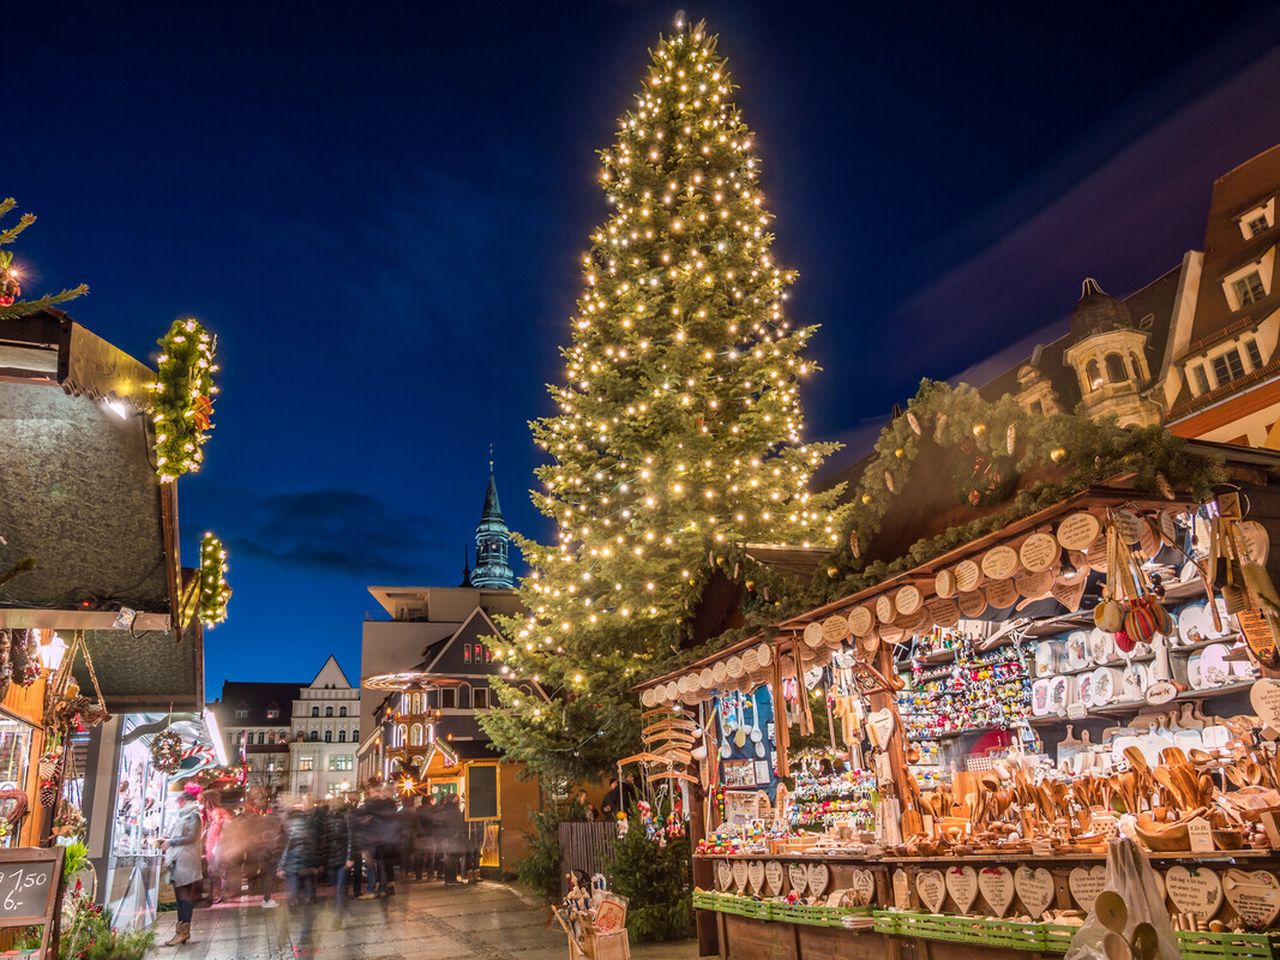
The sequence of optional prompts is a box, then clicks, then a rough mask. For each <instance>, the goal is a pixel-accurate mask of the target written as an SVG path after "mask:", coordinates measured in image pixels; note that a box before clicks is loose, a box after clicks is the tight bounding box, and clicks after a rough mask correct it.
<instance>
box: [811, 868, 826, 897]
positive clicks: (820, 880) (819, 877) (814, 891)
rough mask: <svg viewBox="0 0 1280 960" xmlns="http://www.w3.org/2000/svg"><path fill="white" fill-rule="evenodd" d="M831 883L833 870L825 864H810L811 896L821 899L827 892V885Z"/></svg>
mask: <svg viewBox="0 0 1280 960" xmlns="http://www.w3.org/2000/svg"><path fill="white" fill-rule="evenodd" d="M830 882H831V870H830V869H829V868H828V867H827V865H826V864H825V863H811V864H809V894H810V895H811V896H814V897H820V896H822V895H823V894H824V893H826V892H827V884H829V883H830Z"/></svg>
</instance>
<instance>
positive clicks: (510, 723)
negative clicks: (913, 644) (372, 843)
mask: <svg viewBox="0 0 1280 960" xmlns="http://www.w3.org/2000/svg"><path fill="white" fill-rule="evenodd" d="M734 89H735V87H734V84H733V82H732V80H731V78H730V75H729V72H728V69H727V65H726V61H725V59H724V58H723V57H722V56H721V55H720V54H719V53H718V51H717V45H716V38H715V37H713V36H711V35H710V34H708V33H707V32H706V30H705V27H704V26H703V25H702V24H693V25H686V24H684V23H679V24H678V25H677V27H676V31H675V33H674V34H672V35H671V36H668V37H663V38H660V40H659V43H658V45H657V46H656V47H655V48H654V50H653V52H652V54H651V57H650V63H649V66H648V68H647V69H646V70H645V72H644V75H643V77H642V82H641V85H640V89H639V92H638V93H637V94H636V97H635V101H634V105H633V106H632V108H631V109H630V110H629V111H628V112H627V113H625V114H624V115H623V116H622V117H621V118H620V120H619V123H618V127H617V135H616V138H615V141H614V143H613V145H612V146H611V147H609V148H608V149H606V150H604V151H602V152H601V154H600V159H601V169H600V176H599V183H600V186H601V187H602V189H603V191H604V194H605V199H606V201H607V203H608V209H609V216H608V219H607V221H606V222H605V223H604V224H603V225H602V226H600V227H599V228H598V229H596V230H594V231H593V232H592V233H591V235H590V249H589V250H588V251H587V252H586V253H585V254H583V255H582V257H581V261H580V262H581V268H582V279H583V283H582V291H581V294H580V295H579V298H578V302H577V311H576V314H575V315H574V316H573V317H571V318H570V319H569V329H568V338H569V342H568V345H567V346H565V347H564V348H563V350H562V356H563V359H564V377H563V380H562V382H560V383H559V384H557V385H554V386H552V387H551V388H550V393H551V395H552V397H553V399H554V400H555V401H556V404H557V407H558V413H557V414H556V415H554V416H550V417H546V418H543V419H541V420H538V421H536V422H534V423H533V424H532V429H533V434H534V439H535V441H536V442H537V443H538V445H539V446H540V447H542V448H543V449H544V450H546V451H547V452H548V453H549V454H550V455H551V458H552V459H551V462H550V463H548V464H547V465H546V466H544V467H541V468H539V470H538V471H537V473H538V478H539V480H540V481H541V489H539V490H537V491H536V492H534V494H533V501H534V504H535V506H537V508H538V509H539V510H540V511H541V512H542V513H543V514H545V515H546V516H547V517H549V518H551V519H553V520H554V521H555V522H556V524H557V527H558V530H557V536H556V539H555V541H554V544H553V545H542V544H538V543H533V542H529V541H526V540H521V541H519V542H520V546H521V549H522V551H523V553H524V556H525V558H526V560H527V561H528V562H529V563H530V564H531V565H532V566H533V567H534V574H533V575H532V576H531V577H530V578H528V579H527V580H525V581H524V583H523V584H522V587H521V595H522V596H521V599H522V600H523V602H524V606H525V608H526V609H527V610H528V611H531V614H526V615H525V616H522V617H519V618H507V619H506V620H504V621H503V622H502V623H501V624H500V625H501V626H502V628H503V631H504V633H505V634H506V635H507V636H508V637H519V639H520V643H519V644H517V645H515V646H513V647H509V648H507V649H506V651H505V656H504V658H503V666H504V668H505V670H506V671H507V672H506V674H505V676H504V680H503V681H502V682H499V683H497V684H496V685H495V688H496V689H497V690H498V697H499V702H500V703H501V705H502V706H503V707H505V708H506V709H505V710H502V711H491V712H490V714H489V715H488V716H487V717H486V718H485V721H484V722H485V725H486V727H487V729H488V731H489V734H490V736H491V737H492V738H493V739H494V740H495V742H496V743H498V745H499V746H501V747H502V748H503V749H504V750H505V751H506V753H507V754H508V755H509V756H514V757H517V758H519V759H524V760H527V761H528V762H529V763H530V765H531V766H532V767H534V768H535V769H538V770H539V771H540V772H543V773H546V774H550V775H555V776H569V777H571V778H577V777H581V776H583V775H591V774H595V773H600V772H605V771H608V770H609V769H610V765H611V764H612V761H613V759H615V758H616V757H618V756H622V755H624V754H626V753H630V752H634V750H633V748H634V747H635V746H636V743H635V739H636V737H637V735H638V730H639V724H638V722H636V721H637V718H636V717H635V715H634V709H635V708H634V706H633V704H634V697H632V696H631V695H630V693H629V691H628V687H629V686H630V684H631V683H632V682H634V678H635V676H636V675H637V674H638V673H639V672H641V671H650V670H652V669H654V668H656V667H658V666H660V665H662V664H663V663H664V662H666V661H667V660H668V659H669V658H670V657H671V655H672V651H673V650H675V649H678V648H679V645H680V644H681V642H682V641H683V640H684V635H685V631H686V628H687V624H686V619H687V618H688V616H689V610H690V609H691V607H692V605H693V604H694V603H695V602H696V600H697V597H698V593H699V591H700V590H701V586H702V580H701V573H698V574H695V573H693V571H701V570H702V569H703V562H704V558H705V556H706V554H707V549H708V546H710V545H715V544H729V543H741V542H771V543H792V544H806V545H810V544H811V545H826V546H829V547H832V548H834V547H836V546H837V545H838V542H839V537H840V532H839V531H840V530H841V529H842V527H843V514H842V511H841V510H839V509H838V508H837V506H836V504H837V501H838V496H839V491H838V490H833V491H824V492H823V493H820V494H815V493H812V492H811V491H810V490H809V484H810V481H811V479H812V477H813V474H814V472H815V471H816V470H817V469H818V467H820V466H821V464H822V463H823V461H824V459H825V458H826V457H827V456H828V455H829V454H830V453H831V452H832V451H833V450H834V449H835V445H833V444H817V443H806V442H805V441H804V439H803V433H804V416H803V411H802V409H801V405H800V390H799V384H800V381H801V379H802V378H804V377H806V376H808V375H810V374H812V373H813V372H814V371H815V370H816V369H817V367H816V365H815V364H814V363H813V361H812V360H810V359H807V358H805V357H804V356H803V351H804V349H805V347H806V345H807V344H808V342H809V340H810V338H811V337H812V335H813V333H814V328H812V327H798V328H797V327H795V326H793V324H792V321H791V319H790V317H789V316H788V313H787V305H786V298H787V290H788V288H789V287H790V286H791V285H792V284H793V283H794V282H795V279H796V274H795V272H794V271H792V270H789V269H787V268H785V267H783V266H782V265H781V264H779V263H778V262H777V260H776V259H775V258H774V256H773V254H772V252H771V247H772V244H773V234H772V233H771V224H772V221H773V216H772V214H771V213H770V212H769V210H768V208H767V206H766V205H765V198H764V193H763V192H762V190H761V187H760V182H759V178H760V163H759V161H758V159H757V158H756V156H755V154H754V152H753V151H754V137H753V135H752V133H751V131H750V129H749V128H748V127H747V125H746V123H745V121H744V120H743V118H742V115H741V112H740V111H739V109H738V107H737V106H736V105H735V104H734V103H733V100H732V94H733V91H734ZM535 674H536V675H538V676H540V677H541V678H542V685H543V686H544V687H545V688H546V689H547V690H548V691H549V692H551V693H553V694H557V695H558V696H557V698H556V699H555V700H554V701H553V703H552V704H551V705H550V706H549V707H548V706H546V705H541V706H535V699H536V698H530V697H527V696H522V695H521V694H520V693H519V691H520V686H519V685H520V683H521V682H522V680H523V679H524V678H528V677H531V676H533V675H535ZM518 700H519V701H520V702H521V703H522V704H524V706H523V708H518V707H517V706H516V702H517V701H518ZM535 709H537V710H539V714H538V715H536V716H535V714H534V712H533V711H534V710H535ZM584 736H587V737H588V739H587V740H585V741H584V740H583V738H584Z"/></svg>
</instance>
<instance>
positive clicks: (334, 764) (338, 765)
mask: <svg viewBox="0 0 1280 960" xmlns="http://www.w3.org/2000/svg"><path fill="white" fill-rule="evenodd" d="M355 768H356V763H355V758H354V757H352V756H351V755H349V754H341V755H339V756H336V757H330V758H329V769H330V770H332V771H334V772H336V773H340V772H344V771H347V770H354V769H355Z"/></svg>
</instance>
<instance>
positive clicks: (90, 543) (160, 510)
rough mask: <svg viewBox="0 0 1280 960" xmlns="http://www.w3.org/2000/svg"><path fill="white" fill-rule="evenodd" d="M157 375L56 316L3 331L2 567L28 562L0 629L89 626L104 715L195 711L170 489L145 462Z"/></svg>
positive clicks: (1, 614) (196, 690) (196, 684)
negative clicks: (150, 389) (128, 709)
mask: <svg viewBox="0 0 1280 960" xmlns="http://www.w3.org/2000/svg"><path fill="white" fill-rule="evenodd" d="M154 379H155V374H154V373H153V372H152V371H151V370H150V369H149V368H148V367H147V366H146V364H144V363H141V362H140V361H138V360H136V359H134V358H133V357H131V356H130V355H129V354H127V353H125V352H124V351H122V350H120V349H119V348H118V347H116V346H114V345H112V344H111V343H109V342H107V341H106V340H103V339H102V338H101V337H98V336H97V335H95V334H94V333H92V332H91V331H89V330H88V329H86V328H85V327H83V326H82V325H80V324H78V323H76V322H75V321H74V320H72V319H71V318H70V317H69V316H68V315H67V314H65V313H63V312H62V311H60V310H52V309H51V310H46V311H44V312H42V313H39V314H36V315H34V316H31V317H23V318H20V319H16V320H10V321H6V322H5V324H4V325H3V328H2V329H0V449H3V450H4V453H5V464H6V466H5V469H4V470H3V471H0V531H3V533H4V537H5V541H6V542H5V543H2V544H0V571H3V570H6V569H8V568H10V567H11V566H12V565H13V564H15V563H17V562H19V561H22V560H27V559H31V560H34V561H35V565H34V567H33V568H31V569H30V570H27V571H25V572H23V573H20V574H18V575H17V576H15V577H13V578H12V579H11V580H9V581H8V583H6V584H5V585H4V587H3V589H0V628H5V627H8V628H17V629H21V628H30V627H36V628H42V629H56V630H62V631H70V630H84V631H85V637H86V640H87V641H88V645H89V649H90V652H91V654H92V655H93V656H94V661H95V666H96V667H97V669H98V676H99V679H100V680H101V681H102V684H103V692H104V694H105V695H106V699H107V703H108V706H109V707H111V708H112V709H119V708H122V707H124V706H126V705H132V706H136V707H144V706H156V707H161V706H167V705H168V704H170V703H173V704H174V705H175V706H177V707H180V708H183V709H186V708H191V707H198V706H200V705H202V703H203V687H204V677H203V660H204V654H203V634H202V631H201V630H200V628H199V625H198V623H195V622H193V623H192V624H190V625H187V626H186V627H183V626H182V625H181V620H182V617H181V615H180V610H179V608H180V605H181V597H182V583H183V579H182V570H181V566H180V558H179V551H178V498H177V489H176V484H172V483H168V484H162V483H160V481H159V478H158V477H157V476H156V471H155V469H154V466H153V462H152V459H153V457H154V431H153V429H152V424H151V418H150V417H149V416H147V415H146V411H147V408H148V398H147V393H146V389H145V385H146V384H147V383H150V382H152V381H154ZM122 610H126V611H132V614H129V613H126V614H125V616H126V618H127V622H126V623H123V624H122V623H120V622H118V618H119V617H120V614H121V611H122ZM144 666H145V669H142V668H143V667H144Z"/></svg>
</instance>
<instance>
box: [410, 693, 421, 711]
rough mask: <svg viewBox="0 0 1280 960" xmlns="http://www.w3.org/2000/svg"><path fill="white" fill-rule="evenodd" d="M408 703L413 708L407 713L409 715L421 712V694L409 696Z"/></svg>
mask: <svg viewBox="0 0 1280 960" xmlns="http://www.w3.org/2000/svg"><path fill="white" fill-rule="evenodd" d="M409 702H410V703H411V704H413V708H412V709H411V710H410V711H409V712H410V713H421V712H422V694H420V693H411V694H409Z"/></svg>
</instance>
